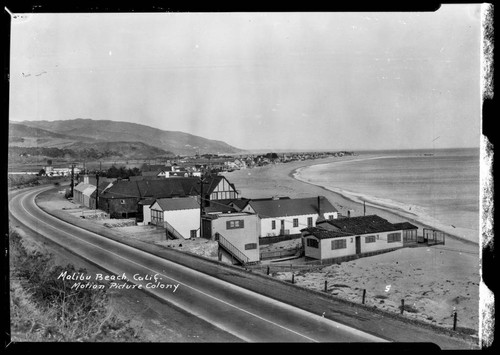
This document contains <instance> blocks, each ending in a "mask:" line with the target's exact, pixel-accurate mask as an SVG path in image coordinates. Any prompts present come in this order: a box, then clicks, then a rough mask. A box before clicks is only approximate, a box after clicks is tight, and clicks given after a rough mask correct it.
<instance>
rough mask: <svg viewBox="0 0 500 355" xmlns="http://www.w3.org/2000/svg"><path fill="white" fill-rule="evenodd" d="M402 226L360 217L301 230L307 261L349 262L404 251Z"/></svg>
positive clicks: (320, 223) (372, 216) (328, 222)
mask: <svg viewBox="0 0 500 355" xmlns="http://www.w3.org/2000/svg"><path fill="white" fill-rule="evenodd" d="M402 234H403V230H402V229H401V226H398V225H394V224H392V223H390V222H389V221H387V220H385V219H383V218H381V217H379V216H377V215H369V216H360V217H351V218H339V219H334V220H325V221H320V222H319V223H318V224H317V226H316V227H308V228H304V229H303V230H302V244H303V247H304V255H305V256H306V257H307V258H312V259H319V260H346V259H347V260H349V259H351V258H356V257H361V256H369V255H374V254H378V253H382V252H387V251H391V250H396V249H399V248H402V247H403V240H402Z"/></svg>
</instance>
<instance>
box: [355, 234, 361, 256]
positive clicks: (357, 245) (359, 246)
mask: <svg viewBox="0 0 500 355" xmlns="http://www.w3.org/2000/svg"><path fill="white" fill-rule="evenodd" d="M356 254H361V237H360V236H357V237H356Z"/></svg>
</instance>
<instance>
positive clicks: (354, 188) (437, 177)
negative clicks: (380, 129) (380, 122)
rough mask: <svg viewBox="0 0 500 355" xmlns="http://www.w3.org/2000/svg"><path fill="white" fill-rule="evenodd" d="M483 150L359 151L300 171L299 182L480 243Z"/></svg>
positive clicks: (296, 176)
mask: <svg viewBox="0 0 500 355" xmlns="http://www.w3.org/2000/svg"><path fill="white" fill-rule="evenodd" d="M479 154H480V150H479V148H478V149H474V148H470V149H469V148H468V149H442V150H437V149H436V150H430V151H425V150H412V151H383V152H360V153H359V156H357V157H355V158H354V159H352V160H346V161H341V160H340V161H336V162H333V163H326V164H319V165H312V166H308V167H304V168H301V169H298V170H297V171H296V173H295V175H294V177H295V178H297V179H298V180H302V181H306V182H308V183H312V184H315V185H319V186H322V187H324V188H326V189H328V190H331V191H333V192H336V193H339V194H341V195H342V196H344V197H346V198H348V199H350V200H352V201H355V202H359V203H366V205H367V206H374V207H378V208H382V209H387V210H390V211H393V212H395V213H397V214H399V215H400V216H403V217H406V218H407V219H408V220H410V221H411V220H413V221H417V222H420V223H423V224H426V225H429V226H432V227H434V228H436V229H439V230H442V231H444V232H447V233H449V234H452V235H455V236H457V237H459V238H462V239H466V240H470V241H474V242H476V243H477V242H479V230H480V229H479V224H480V214H479V190H480V177H479V169H480V155H479Z"/></svg>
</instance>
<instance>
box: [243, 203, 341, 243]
mask: <svg viewBox="0 0 500 355" xmlns="http://www.w3.org/2000/svg"><path fill="white" fill-rule="evenodd" d="M241 212H249V213H255V214H257V215H258V216H259V218H260V236H261V237H262V238H266V237H275V236H287V235H296V236H298V237H300V235H301V230H302V229H303V228H305V227H314V226H316V223H317V222H319V221H322V220H333V219H336V218H337V217H338V211H337V209H336V208H335V207H333V205H332V204H331V203H330V201H328V199H327V198H326V197H324V196H317V197H306V198H294V199H292V198H288V197H285V198H268V199H251V200H248V202H247V203H246V205H245V206H244V207H243V208H242V209H241Z"/></svg>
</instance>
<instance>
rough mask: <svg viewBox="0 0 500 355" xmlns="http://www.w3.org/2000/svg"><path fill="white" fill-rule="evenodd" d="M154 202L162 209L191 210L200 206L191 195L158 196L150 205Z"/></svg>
mask: <svg viewBox="0 0 500 355" xmlns="http://www.w3.org/2000/svg"><path fill="white" fill-rule="evenodd" d="M155 203H157V204H158V206H159V207H160V208H161V209H162V210H163V211H178V210H192V209H199V208H200V205H199V204H198V201H196V199H194V198H193V197H183V198H158V199H156V201H155V202H154V203H152V204H151V206H152V205H154V204H155Z"/></svg>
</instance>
